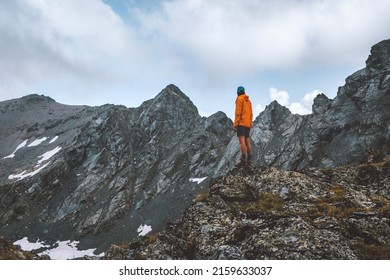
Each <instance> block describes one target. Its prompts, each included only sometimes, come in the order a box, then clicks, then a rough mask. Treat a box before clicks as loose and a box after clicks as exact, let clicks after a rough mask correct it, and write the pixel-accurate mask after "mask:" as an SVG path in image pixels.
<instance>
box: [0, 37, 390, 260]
mask: <svg viewBox="0 0 390 280" xmlns="http://www.w3.org/2000/svg"><path fill="white" fill-rule="evenodd" d="M366 64H367V65H366V68H364V69H362V70H359V71H357V72H356V73H354V74H352V75H351V76H349V77H348V78H347V79H346V83H345V85H344V86H342V87H340V88H339V90H338V94H337V97H336V98H334V99H333V100H332V99H329V98H327V97H326V96H325V95H323V94H322V95H319V96H317V97H316V99H315V100H314V104H313V113H312V114H310V115H305V116H300V115H294V114H292V113H291V112H290V111H289V110H288V109H287V108H285V107H283V106H281V105H279V104H278V103H277V102H273V103H271V104H270V105H269V106H267V107H266V109H265V110H264V111H263V112H262V113H261V114H260V115H259V116H257V118H256V119H255V121H254V127H253V129H252V134H251V139H252V143H253V148H254V165H256V166H258V167H266V168H270V167H275V168H278V169H279V170H280V172H286V171H288V170H294V171H300V170H304V169H305V170H306V169H307V168H335V167H338V166H342V165H347V164H357V163H361V162H367V161H370V160H371V161H378V160H382V159H383V158H385V157H386V156H387V155H389V153H390V40H385V41H382V42H380V43H378V44H376V45H374V46H373V47H372V49H371V54H370V55H369V57H368V59H367V62H366ZM0 120H1V127H0V235H2V236H4V237H5V238H6V239H8V240H10V241H12V242H15V241H17V240H21V239H23V238H24V237H28V240H29V241H30V242H37V241H39V242H41V243H42V244H45V245H44V246H42V249H37V250H36V252H38V253H40V252H43V251H45V250H47V249H50V246H56V245H55V244H56V242H58V241H64V240H71V241H74V240H75V241H78V242H79V243H78V248H79V249H80V250H85V249H90V248H96V251H95V253H96V254H99V253H101V252H103V251H105V250H107V248H109V246H110V245H111V244H119V243H126V242H131V241H132V240H134V239H135V238H138V237H139V236H143V235H147V234H153V232H158V231H159V230H161V229H164V228H165V226H166V225H167V223H172V222H175V221H177V220H178V219H179V218H181V217H182V215H183V213H184V211H185V209H187V208H188V206H189V205H190V204H191V202H192V200H193V199H194V198H195V197H196V196H197V195H198V194H201V193H207V192H208V191H209V188H210V181H211V180H215V179H216V178H220V176H223V175H227V174H230V173H229V172H231V170H233V169H234V165H235V164H236V163H237V161H238V158H239V147H238V141H237V139H236V136H235V135H234V134H233V132H232V121H231V120H230V119H229V118H228V117H227V116H226V115H225V114H224V113H223V112H218V113H216V114H214V115H212V116H210V117H208V118H205V117H201V116H200V115H199V113H198V110H197V108H196V107H195V106H194V104H193V103H192V102H191V100H190V99H189V98H188V97H187V96H186V95H185V94H184V93H183V92H181V90H180V89H179V88H178V87H176V86H175V85H168V86H167V87H166V88H165V89H163V90H162V91H161V92H160V93H159V94H158V95H157V96H156V97H155V98H153V99H151V100H148V101H146V102H144V103H143V104H142V105H141V106H140V107H138V108H126V107H124V106H114V105H104V106H100V107H89V106H69V105H63V104H59V103H57V102H55V101H54V100H53V99H51V98H49V97H45V96H39V95H28V96H25V97H23V98H19V99H14V100H9V101H4V102H0ZM256 170H258V169H256ZM254 178H256V177H254ZM270 180H272V176H271V178H270ZM385 189H386V188H385ZM384 192H385V193H383V194H381V195H382V197H383V198H385V199H387V200H388V197H389V190H388V186H387V191H386V190H384ZM386 192H387V193H386ZM307 195H310V192H309V193H308V194H307ZM150 231H151V233H150ZM340 256H341V255H340ZM258 257H260V256H258Z"/></svg>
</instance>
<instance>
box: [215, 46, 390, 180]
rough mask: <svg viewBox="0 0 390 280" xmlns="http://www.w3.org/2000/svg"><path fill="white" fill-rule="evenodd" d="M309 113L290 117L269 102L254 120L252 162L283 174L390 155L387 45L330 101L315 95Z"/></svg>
mask: <svg viewBox="0 0 390 280" xmlns="http://www.w3.org/2000/svg"><path fill="white" fill-rule="evenodd" d="M312 109H313V113H312V114H310V115H305V116H300V115H294V114H292V113H291V112H290V111H289V110H288V109H287V108H285V107H283V106H281V105H279V104H278V103H277V102H273V103H271V104H270V105H269V106H267V107H266V109H265V110H264V111H263V112H262V113H261V114H260V115H259V116H258V117H257V118H256V120H255V121H254V127H253V130H252V135H251V138H252V141H253V147H254V151H255V152H254V161H255V163H256V164H258V165H261V166H274V167H279V168H282V169H284V170H297V169H302V168H307V167H319V168H323V167H334V166H340V165H343V164H349V163H357V162H361V161H362V160H363V159H364V157H365V154H366V152H367V151H368V150H370V149H372V148H376V149H378V150H381V152H383V153H384V154H388V153H389V152H390V40H385V41H382V42H380V43H378V44H376V45H374V46H373V47H372V49H371V54H370V55H369V58H368V59H367V62H366V67H365V68H364V69H362V70H359V71H357V72H356V73H354V74H352V75H351V76H349V77H348V78H347V79H346V81H345V85H344V86H342V87H340V88H339V90H338V93H337V96H336V97H335V98H334V99H329V98H327V97H326V96H325V95H324V94H320V95H318V96H317V97H316V98H315V100H314V104H313V108H312ZM238 153H239V149H238V143H237V141H235V139H232V142H231V143H229V146H228V149H227V152H226V154H225V156H224V157H223V158H222V160H221V162H220V164H219V166H218V172H219V173H226V172H227V171H228V170H231V168H232V167H233V164H232V160H231V158H232V157H233V158H235V159H236V160H237V159H238V157H239V155H238Z"/></svg>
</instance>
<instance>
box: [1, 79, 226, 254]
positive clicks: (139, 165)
mask: <svg viewBox="0 0 390 280" xmlns="http://www.w3.org/2000/svg"><path fill="white" fill-rule="evenodd" d="M0 112H1V119H2V126H1V131H0V132H1V137H0V139H1V142H0V165H1V168H0V170H1V173H0V202H1V203H0V234H2V235H4V236H5V237H7V238H9V239H10V240H12V241H15V240H18V239H21V238H24V237H29V240H30V241H36V240H38V239H39V240H40V241H43V242H47V243H52V242H53V243H54V242H56V241H58V240H69V239H70V240H78V241H80V245H79V246H80V248H97V249H98V250H97V251H96V252H97V253H99V252H101V251H102V250H103V249H105V248H107V246H109V245H110V244H111V243H118V242H119V243H120V242H125V241H129V240H131V239H133V238H134V237H136V236H138V234H139V232H138V231H137V230H138V229H139V228H140V227H142V226H146V225H147V226H148V227H151V228H152V229H153V230H157V229H158V228H160V227H162V226H163V225H165V223H166V222H168V221H173V220H176V219H177V218H179V217H180V216H181V214H182V212H183V210H184V209H185V207H187V206H188V204H189V203H190V202H191V200H192V199H193V197H194V196H195V195H196V194H197V193H199V192H201V191H202V190H204V189H205V188H206V187H207V186H208V185H207V180H208V179H207V178H208V177H209V176H210V175H211V174H212V173H213V171H214V169H215V167H216V165H217V164H218V162H219V160H220V158H221V156H222V155H223V154H224V151H225V147H226V145H227V144H228V142H229V141H230V138H231V129H230V128H231V125H232V124H231V120H230V119H229V118H228V117H227V116H226V115H225V114H224V113H221V112H219V113H217V114H215V115H212V116H210V117H209V118H202V117H201V116H199V114H198V111H197V108H196V107H195V106H194V105H193V103H192V102H191V101H190V100H189V98H188V97H187V96H186V95H184V94H183V93H182V92H181V91H180V89H179V88H177V87H176V86H174V85H169V86H167V87H166V88H165V89H164V90H162V91H161V93H160V94H158V95H157V96H156V97H155V98H154V99H152V100H149V101H146V102H144V103H143V104H142V105H141V106H140V107H139V108H126V107H124V106H114V105H104V106H101V107H87V106H67V105H62V104H58V103H56V102H55V101H54V100H52V99H50V98H48V97H44V96H38V95H30V96H27V97H24V98H21V99H18V100H10V101H6V102H2V103H0ZM3 120H4V121H5V122H4V123H3ZM3 124H5V125H3ZM202 180H204V181H203V182H201V181H202Z"/></svg>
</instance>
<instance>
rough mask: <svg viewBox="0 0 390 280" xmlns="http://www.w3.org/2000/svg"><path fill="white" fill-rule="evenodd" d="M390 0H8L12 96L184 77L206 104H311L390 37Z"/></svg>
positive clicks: (3, 33) (143, 89)
mask: <svg viewBox="0 0 390 280" xmlns="http://www.w3.org/2000/svg"><path fill="white" fill-rule="evenodd" d="M389 12H390V0H375V1H372V0H310V1H309V0H280V1H276V0H273V1H271V0H269V1H268V0H258V1H256V0H165V1H163V0H161V1H158V0H145V1H141V0H139V1H136V0H66V1H64V0H13V1H11V0H10V1H0V71H1V73H0V101H3V100H7V99H11V98H17V97H21V96H24V95H27V94H31V93H38V94H44V95H47V96H50V97H52V98H54V99H55V100H56V101H57V102H60V103H64V104H84V105H103V104H105V103H112V104H122V105H125V106H128V107H137V106H139V105H140V104H141V103H142V102H143V101H145V100H148V99H150V98H153V97H154V96H156V95H157V94H158V93H159V92H160V91H161V90H162V89H163V88H164V87H165V86H166V85H168V84H171V83H173V84H175V85H177V86H178V87H179V88H180V89H181V90H182V91H183V92H184V93H185V94H187V95H188V96H189V97H190V98H191V100H192V101H193V102H194V104H195V105H196V106H197V107H198V109H199V111H200V112H201V114H203V115H210V114H212V113H215V112H217V111H224V112H225V113H227V114H228V115H229V116H230V117H232V116H233V112H234V101H235V98H236V92H235V91H236V88H237V86H239V85H243V86H244V87H245V88H246V90H247V94H248V95H249V96H250V98H251V100H252V103H253V105H254V107H255V109H256V114H257V113H259V112H260V111H261V110H262V109H264V107H265V106H266V105H268V104H269V103H270V102H271V101H272V100H278V101H279V103H281V104H282V105H284V106H287V107H289V108H290V109H291V110H292V111H293V112H294V113H300V114H305V113H310V110H311V104H312V99H313V98H314V97H315V96H316V94H318V93H319V92H324V93H325V94H326V95H327V96H328V97H330V98H334V97H335V96H336V94H337V89H338V87H339V86H342V85H344V80H345V78H346V77H347V76H348V75H350V74H352V73H354V72H355V71H357V70H359V69H361V68H363V67H364V66H365V61H366V59H367V57H368V54H369V52H370V48H371V46H372V45H374V44H375V43H377V42H379V41H382V40H384V39H389V38H390V17H389Z"/></svg>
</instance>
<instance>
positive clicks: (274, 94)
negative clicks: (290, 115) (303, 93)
mask: <svg viewBox="0 0 390 280" xmlns="http://www.w3.org/2000/svg"><path fill="white" fill-rule="evenodd" d="M269 96H270V98H271V100H272V101H274V100H276V101H277V102H278V103H279V104H280V105H283V106H286V107H288V106H289V104H290V96H289V94H288V92H287V91H285V90H278V89H276V88H274V87H271V88H270V89H269Z"/></svg>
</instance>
